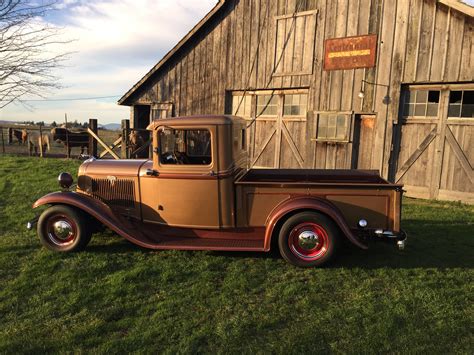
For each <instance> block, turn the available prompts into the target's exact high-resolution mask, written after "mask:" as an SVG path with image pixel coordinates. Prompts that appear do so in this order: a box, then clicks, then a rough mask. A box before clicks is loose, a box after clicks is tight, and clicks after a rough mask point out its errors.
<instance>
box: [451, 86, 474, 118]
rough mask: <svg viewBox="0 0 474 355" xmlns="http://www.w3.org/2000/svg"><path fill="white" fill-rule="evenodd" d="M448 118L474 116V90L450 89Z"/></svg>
mask: <svg viewBox="0 0 474 355" xmlns="http://www.w3.org/2000/svg"><path fill="white" fill-rule="evenodd" d="M448 117H449V118H474V91H473V90H464V91H451V92H450V93H449V110H448Z"/></svg>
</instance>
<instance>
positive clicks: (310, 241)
mask: <svg viewBox="0 0 474 355" xmlns="http://www.w3.org/2000/svg"><path fill="white" fill-rule="evenodd" d="M298 244H299V245H300V247H301V248H302V249H304V250H311V249H314V248H316V247H317V246H318V244H319V237H318V235H317V234H316V233H314V232H313V231H304V232H302V233H301V234H300V235H299V236H298Z"/></svg>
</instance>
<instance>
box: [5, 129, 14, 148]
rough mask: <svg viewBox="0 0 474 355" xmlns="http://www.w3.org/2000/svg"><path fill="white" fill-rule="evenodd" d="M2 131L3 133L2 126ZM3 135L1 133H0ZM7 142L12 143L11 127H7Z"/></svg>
mask: <svg viewBox="0 0 474 355" xmlns="http://www.w3.org/2000/svg"><path fill="white" fill-rule="evenodd" d="M2 133H3V128H2ZM2 137H3V134H2ZM8 144H13V128H11V127H9V128H8Z"/></svg>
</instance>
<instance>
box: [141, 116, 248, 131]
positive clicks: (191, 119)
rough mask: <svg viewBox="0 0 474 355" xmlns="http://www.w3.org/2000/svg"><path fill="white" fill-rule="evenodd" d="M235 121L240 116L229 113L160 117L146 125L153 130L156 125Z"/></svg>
mask: <svg viewBox="0 0 474 355" xmlns="http://www.w3.org/2000/svg"><path fill="white" fill-rule="evenodd" d="M235 121H243V119H242V118H240V117H237V116H231V115H196V116H184V117H172V118H160V119H155V120H153V122H152V123H150V124H149V125H148V127H147V129H149V130H154V129H156V128H158V126H189V125H199V124H202V125H232V124H233V122H235Z"/></svg>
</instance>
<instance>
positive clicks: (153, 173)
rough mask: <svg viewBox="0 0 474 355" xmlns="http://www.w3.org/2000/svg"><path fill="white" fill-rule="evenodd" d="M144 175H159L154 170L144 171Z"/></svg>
mask: <svg viewBox="0 0 474 355" xmlns="http://www.w3.org/2000/svg"><path fill="white" fill-rule="evenodd" d="M146 175H147V176H158V175H160V174H159V173H158V171H156V170H154V169H146Z"/></svg>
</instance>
